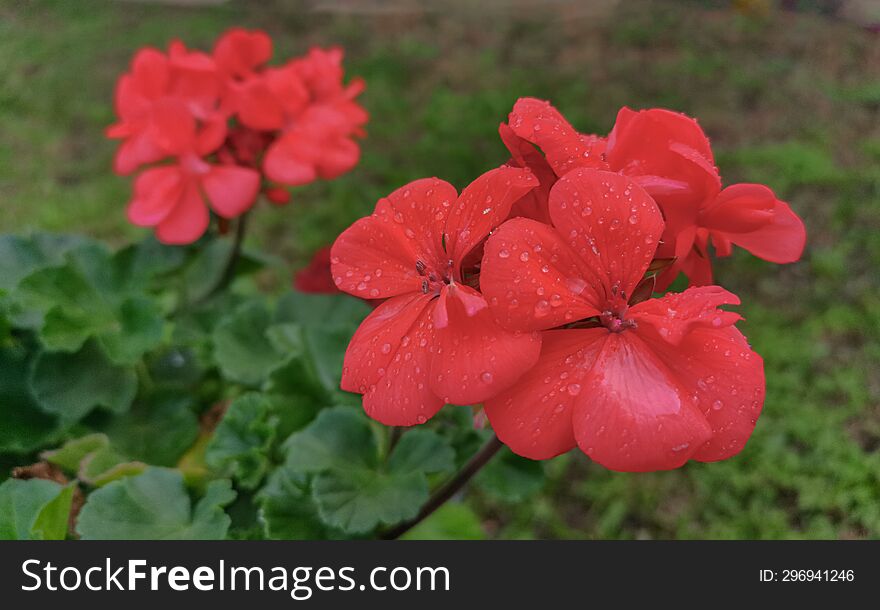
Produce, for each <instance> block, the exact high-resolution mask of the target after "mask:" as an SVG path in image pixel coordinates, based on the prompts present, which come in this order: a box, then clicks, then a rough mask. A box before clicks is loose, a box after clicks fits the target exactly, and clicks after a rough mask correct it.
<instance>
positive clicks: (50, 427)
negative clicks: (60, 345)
mask: <svg viewBox="0 0 880 610" xmlns="http://www.w3.org/2000/svg"><path fill="white" fill-rule="evenodd" d="M32 360H33V353H32V350H30V349H28V348H27V347H26V346H24V345H11V346H5V347H0V422H2V425H0V452H10V453H28V452H30V451H33V450H34V449H38V448H40V447H44V446H46V445H49V444H51V443H52V442H54V441H56V440H57V437H58V436H59V434H60V426H59V421H58V418H57V417H55V416H53V415H50V414H48V413H45V412H44V411H43V410H42V409H40V407H39V405H38V404H37V401H36V399H35V398H34V396H33V394H32V393H31V390H30V387H29V386H28V382H27V380H28V374H29V373H30V370H31V365H32Z"/></svg>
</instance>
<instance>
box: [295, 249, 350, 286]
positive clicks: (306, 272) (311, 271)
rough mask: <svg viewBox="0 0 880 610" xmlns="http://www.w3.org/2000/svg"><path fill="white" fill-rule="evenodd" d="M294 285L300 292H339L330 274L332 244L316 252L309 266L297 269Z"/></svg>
mask: <svg viewBox="0 0 880 610" xmlns="http://www.w3.org/2000/svg"><path fill="white" fill-rule="evenodd" d="M293 285H294V287H295V288H296V289H297V290H299V291H300V292H310V293H319V294H335V293H338V292H339V288H337V287H336V284H334V283H333V276H332V275H331V274H330V246H325V247H323V248H319V249H318V250H317V251H316V252H315V254H314V255H313V256H312V260H311V261H310V262H309V264H308V266H306V267H304V268H303V269H300V270H299V271H297V273H296V275H295V276H294V279H293Z"/></svg>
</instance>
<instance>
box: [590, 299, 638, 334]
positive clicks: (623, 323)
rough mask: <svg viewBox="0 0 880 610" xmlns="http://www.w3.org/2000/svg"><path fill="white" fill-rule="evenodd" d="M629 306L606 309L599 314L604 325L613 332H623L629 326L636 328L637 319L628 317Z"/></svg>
mask: <svg viewBox="0 0 880 610" xmlns="http://www.w3.org/2000/svg"><path fill="white" fill-rule="evenodd" d="M627 309H628V308H627V306H626V305H623V306H622V307H618V308H616V309H614V310H612V309H606V310H605V311H603V312H602V313H601V314H600V315H599V321H600V322H601V323H602V326H604V327H605V328H607V329H608V330H609V331H611V332H613V333H619V332H623V331H624V330H626V329H627V328H636V326H637V325H636V321H635V320H630V319H627V318H626V310H627Z"/></svg>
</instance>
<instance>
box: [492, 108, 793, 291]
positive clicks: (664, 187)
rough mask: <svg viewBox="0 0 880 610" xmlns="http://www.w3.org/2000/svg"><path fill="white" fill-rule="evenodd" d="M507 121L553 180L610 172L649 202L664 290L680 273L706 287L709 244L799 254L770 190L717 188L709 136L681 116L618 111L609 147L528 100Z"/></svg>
mask: <svg viewBox="0 0 880 610" xmlns="http://www.w3.org/2000/svg"><path fill="white" fill-rule="evenodd" d="M509 120H510V125H511V128H512V130H513V132H514V133H515V134H516V135H517V136H519V137H521V138H524V139H525V140H527V141H529V142H532V143H533V144H536V145H537V146H540V147H541V149H542V150H543V151H544V154H545V155H546V158H547V162H548V163H549V164H550V166H551V167H552V168H553V170H554V171H555V173H556V175H557V176H563V175H564V174H565V173H566V172H568V171H569V170H571V169H572V168H573V167H585V168H599V169H610V170H612V171H615V172H620V173H622V174H625V175H627V176H630V177H632V178H633V180H634V181H635V182H636V183H637V184H639V185H640V186H642V187H643V188H644V189H645V190H646V191H647V192H648V193H649V194H650V195H651V196H652V197H653V198H654V200H655V201H656V202H657V204H658V205H659V206H660V209H661V211H662V212H663V215H664V217H665V219H666V231H665V233H664V235H663V238H662V245H661V247H660V248H659V249H658V252H657V256H658V257H659V258H675V262H674V263H673V264H672V265H670V266H669V267H668V268H667V269H666V270H665V271H664V273H663V274H662V276H661V278H660V280H659V284H660V286H661V287H665V286H667V285H668V284H669V283H671V282H672V280H673V279H675V276H676V275H677V274H678V272H679V271H684V273H685V274H686V275H687V276H688V277H689V278H690V280H691V283H692V284H694V285H704V284H710V283H711V282H712V269H711V262H710V260H709V251H708V244H709V239H710V238H711V240H712V243H713V245H714V246H715V254H716V255H717V256H727V255H729V254H730V253H731V250H732V245H733V244H735V245H738V246H741V247H743V248H745V249H746V250H749V251H750V252H751V253H752V254H755V255H756V256H759V257H761V258H764V259H766V260H769V261H772V262H776V263H790V262H794V261H796V260H798V259H799V258H800V256H801V253H802V252H803V248H804V242H805V240H806V231H805V229H804V225H803V223H802V222H801V220H800V218H798V217H797V215H796V214H795V213H794V212H792V211H791V208H789V206H788V204H786V203H785V202H783V201H779V200H778V199H777V198H776V196H775V195H774V194H773V192H772V191H771V190H770V189H768V188H767V187H764V186H760V185H734V186H731V187H728V188H726V189H724V190H722V189H721V178H720V176H719V175H718V171H717V169H716V167H715V161H714V158H713V156H712V150H711V147H710V146H709V140H708V138H707V137H706V135H705V134H704V133H703V130H702V129H701V128H700V126H699V125H698V124H697V122H696V121H695V120H693V119H691V118H689V117H687V116H685V115H683V114H679V113H676V112H671V111H668V110H662V109H651V110H643V111H640V112H634V111H632V110H630V109H629V108H623V109H621V111H620V112H619V113H618V116H617V122H616V123H615V125H614V128H613V129H612V130H611V133H610V134H609V135H608V139H607V141H603V140H602V139H600V138H597V137H596V136H583V135H581V134H579V133H577V131H575V130H574V128H573V127H572V126H571V125H570V124H569V123H568V122H567V121H566V120H565V118H564V117H563V116H562V115H561V114H559V112H558V111H557V110H556V109H555V108H553V107H552V106H551V105H550V104H548V103H547V102H542V101H540V100H535V99H532V98H524V99H521V100H519V101H518V102H517V103H516V104H515V105H514V108H513V111H512V112H511V114H510V118H509ZM597 153H598V154H597Z"/></svg>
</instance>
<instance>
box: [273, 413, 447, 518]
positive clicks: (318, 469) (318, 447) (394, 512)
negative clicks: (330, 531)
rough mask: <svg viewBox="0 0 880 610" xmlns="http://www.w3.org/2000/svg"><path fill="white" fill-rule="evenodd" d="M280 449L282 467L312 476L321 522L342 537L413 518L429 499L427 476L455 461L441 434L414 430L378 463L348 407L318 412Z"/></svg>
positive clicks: (368, 431)
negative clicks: (283, 450)
mask: <svg viewBox="0 0 880 610" xmlns="http://www.w3.org/2000/svg"><path fill="white" fill-rule="evenodd" d="M410 435H412V436H410ZM285 448H286V451H287V460H286V462H285V467H286V468H289V469H291V470H292V471H294V472H300V473H315V476H314V478H313V480H312V495H313V497H314V500H315V503H316V504H317V507H318V513H319V515H320V517H321V519H322V520H323V521H324V522H325V523H326V524H327V525H329V526H331V527H334V528H338V529H341V530H343V531H345V532H347V533H362V532H368V531H370V530H372V529H374V528H375V527H376V526H377V525H379V524H380V523H384V524H388V525H390V524H393V523H397V522H398V521H402V520H405V519H409V518H411V517H414V516H415V515H416V514H417V513H418V511H419V508H420V507H421V506H422V504H424V502H425V501H426V500H427V498H428V480H427V477H426V475H427V474H430V473H434V472H440V471H444V470H448V469H450V468H452V466H453V461H454V457H455V454H454V452H453V450H452V447H451V446H449V444H448V443H447V442H446V441H445V440H444V439H442V438H441V437H440V436H438V435H437V434H434V433H433V432H430V431H427V430H418V431H411V432H409V433H407V434H405V435H404V436H403V438H402V439H401V441H400V442H399V443H398V445H397V447H396V448H395V449H394V451H393V452H392V453H391V455H390V456H389V458H388V460H387V462H385V463H381V462H380V460H379V451H378V444H377V442H376V437H375V435H374V434H373V430H372V428H371V426H370V423H369V422H368V421H367V419H366V417H365V416H364V415H363V413H362V412H361V411H359V410H357V409H352V408H348V407H335V408H332V409H326V410H323V411H321V412H320V413H319V414H318V417H317V418H316V419H315V421H313V422H312V423H311V424H310V425H309V426H308V427H306V428H305V429H303V430H302V431H300V432H298V433H296V434H293V435H292V436H291V437H290V438H289V439H288V440H287V441H286V442H285Z"/></svg>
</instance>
